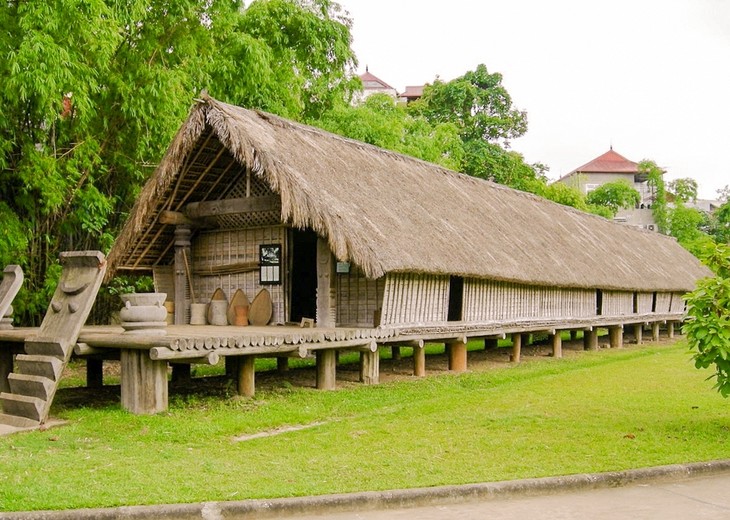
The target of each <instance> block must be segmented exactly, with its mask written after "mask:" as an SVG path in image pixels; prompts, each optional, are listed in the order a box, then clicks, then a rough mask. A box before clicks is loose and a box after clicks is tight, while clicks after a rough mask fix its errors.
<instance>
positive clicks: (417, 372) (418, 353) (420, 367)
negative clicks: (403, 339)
mask: <svg viewBox="0 0 730 520" xmlns="http://www.w3.org/2000/svg"><path fill="white" fill-rule="evenodd" d="M413 375H414V376H416V377H424V376H425V375H426V349H425V348H423V342H421V346H415V347H413Z"/></svg>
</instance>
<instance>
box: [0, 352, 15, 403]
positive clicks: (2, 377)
mask: <svg viewBox="0 0 730 520" xmlns="http://www.w3.org/2000/svg"><path fill="white" fill-rule="evenodd" d="M12 372H13V353H12V351H11V350H10V349H9V348H7V347H5V346H3V347H0V392H10V384H9V383H8V376H9V375H10V374H11V373H12Z"/></svg>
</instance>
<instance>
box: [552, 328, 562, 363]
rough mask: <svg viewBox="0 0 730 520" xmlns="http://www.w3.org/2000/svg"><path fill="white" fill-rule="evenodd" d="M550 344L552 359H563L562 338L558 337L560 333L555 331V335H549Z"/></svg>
mask: <svg viewBox="0 0 730 520" xmlns="http://www.w3.org/2000/svg"><path fill="white" fill-rule="evenodd" d="M550 343H551V344H552V346H553V357H554V358H561V357H563V338H562V336H561V335H560V331H559V330H558V331H555V334H551V335H550Z"/></svg>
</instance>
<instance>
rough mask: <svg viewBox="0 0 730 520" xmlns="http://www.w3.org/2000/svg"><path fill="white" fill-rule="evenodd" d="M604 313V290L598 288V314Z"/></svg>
mask: <svg viewBox="0 0 730 520" xmlns="http://www.w3.org/2000/svg"><path fill="white" fill-rule="evenodd" d="M602 315H603V291H602V290H600V289H596V316H602Z"/></svg>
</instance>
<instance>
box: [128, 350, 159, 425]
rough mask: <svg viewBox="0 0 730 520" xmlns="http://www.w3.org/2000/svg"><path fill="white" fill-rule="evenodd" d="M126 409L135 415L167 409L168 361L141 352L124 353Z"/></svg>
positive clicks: (129, 351)
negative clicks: (155, 359) (154, 358)
mask: <svg viewBox="0 0 730 520" xmlns="http://www.w3.org/2000/svg"><path fill="white" fill-rule="evenodd" d="M120 364H121V369H122V373H121V376H122V377H121V387H122V388H121V393H122V408H124V409H125V410H128V411H130V412H132V413H133V414H137V415H140V414H153V413H158V412H164V411H165V410H167V362H166V361H154V360H152V359H150V357H149V356H148V355H147V352H143V351H141V350H127V349H124V350H122V355H121V363H120Z"/></svg>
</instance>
